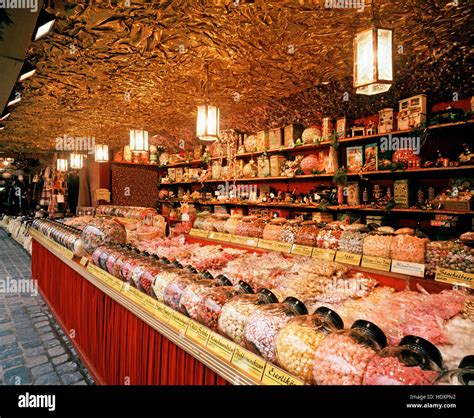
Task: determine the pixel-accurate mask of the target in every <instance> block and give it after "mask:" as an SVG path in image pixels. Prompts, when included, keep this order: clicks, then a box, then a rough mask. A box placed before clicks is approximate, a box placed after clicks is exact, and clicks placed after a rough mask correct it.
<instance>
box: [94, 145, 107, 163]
mask: <svg viewBox="0 0 474 418" xmlns="http://www.w3.org/2000/svg"><path fill="white" fill-rule="evenodd" d="M95 161H96V163H106V162H107V161H109V146H108V145H105V144H96V146H95Z"/></svg>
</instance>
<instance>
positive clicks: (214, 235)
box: [209, 232, 231, 242]
mask: <svg viewBox="0 0 474 418" xmlns="http://www.w3.org/2000/svg"><path fill="white" fill-rule="evenodd" d="M209 238H210V239H215V240H217V241H224V242H230V239H231V235H230V234H224V233H223V232H209Z"/></svg>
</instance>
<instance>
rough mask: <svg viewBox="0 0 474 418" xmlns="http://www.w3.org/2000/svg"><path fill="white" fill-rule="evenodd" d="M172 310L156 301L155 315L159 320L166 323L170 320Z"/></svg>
mask: <svg viewBox="0 0 474 418" xmlns="http://www.w3.org/2000/svg"><path fill="white" fill-rule="evenodd" d="M171 312H172V310H171V309H170V308H168V307H167V306H166V305H163V304H162V303H160V302H156V316H157V317H158V319H159V320H160V321H161V322H164V323H165V324H167V323H168V322H169V320H170V316H171Z"/></svg>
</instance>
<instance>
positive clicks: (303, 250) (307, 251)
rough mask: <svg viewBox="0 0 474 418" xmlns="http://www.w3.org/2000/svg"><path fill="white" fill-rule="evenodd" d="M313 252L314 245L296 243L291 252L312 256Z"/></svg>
mask: <svg viewBox="0 0 474 418" xmlns="http://www.w3.org/2000/svg"><path fill="white" fill-rule="evenodd" d="M312 253H313V247H308V246H307V245H299V244H295V245H293V249H292V250H291V254H297V255H304V256H306V257H311V254H312Z"/></svg>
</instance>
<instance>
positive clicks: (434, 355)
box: [398, 335, 443, 369]
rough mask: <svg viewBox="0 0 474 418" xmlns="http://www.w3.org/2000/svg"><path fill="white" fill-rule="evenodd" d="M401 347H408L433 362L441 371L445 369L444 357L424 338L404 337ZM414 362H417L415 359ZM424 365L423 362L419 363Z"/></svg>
mask: <svg viewBox="0 0 474 418" xmlns="http://www.w3.org/2000/svg"><path fill="white" fill-rule="evenodd" d="M398 346H399V347H402V346H403V347H408V348H410V349H411V350H413V351H415V352H416V353H418V354H420V355H422V356H423V357H425V358H428V359H430V360H432V361H433V362H434V363H436V365H437V366H438V367H439V368H440V369H441V368H442V367H443V356H442V355H441V352H440V351H439V350H438V349H437V348H436V346H435V345H434V344H432V343H430V342H429V341H428V340H425V339H424V338H421V337H417V336H416V335H407V336H405V337H403V338H402V339H401V341H400V343H399V344H398ZM412 361H416V358H414V359H413V360H412ZM418 363H421V364H423V362H421V361H418Z"/></svg>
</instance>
